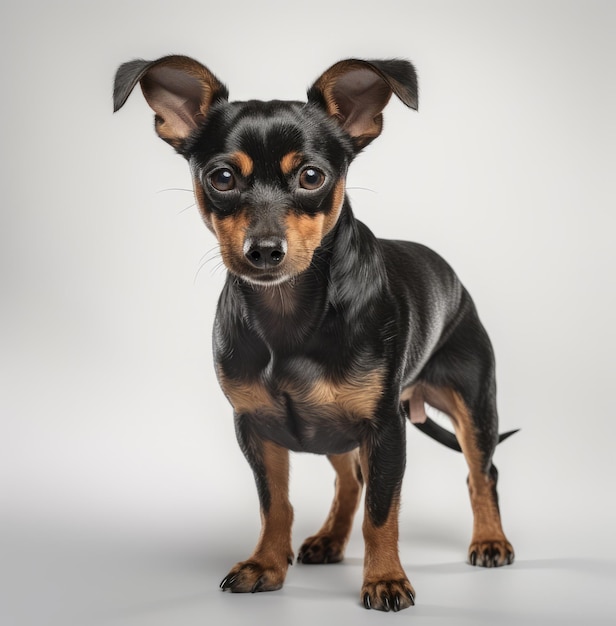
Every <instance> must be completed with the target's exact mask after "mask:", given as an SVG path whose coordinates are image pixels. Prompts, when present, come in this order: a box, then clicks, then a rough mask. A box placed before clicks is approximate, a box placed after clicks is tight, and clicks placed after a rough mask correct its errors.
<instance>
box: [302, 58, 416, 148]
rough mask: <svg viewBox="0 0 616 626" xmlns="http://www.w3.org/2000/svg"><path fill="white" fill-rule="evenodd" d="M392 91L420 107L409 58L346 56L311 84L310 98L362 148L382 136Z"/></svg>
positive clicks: (414, 75) (405, 102)
mask: <svg viewBox="0 0 616 626" xmlns="http://www.w3.org/2000/svg"><path fill="white" fill-rule="evenodd" d="M392 93H394V94H396V96H398V98H400V100H402V102H403V103H404V104H406V106H408V107H410V108H411V109H415V110H417V74H416V72H415V68H414V67H413V66H412V65H411V64H410V63H409V62H408V61H404V60H400V59H391V60H386V61H362V60H359V59H347V60H346V61H340V62H338V63H336V64H335V65H332V67H330V68H329V69H328V70H327V71H326V72H325V73H324V74H323V75H322V76H321V77H320V78H319V79H318V80H317V81H316V82H315V83H314V85H312V87H310V89H309V90H308V101H309V102H313V103H316V104H318V105H320V106H321V107H324V108H325V110H326V111H327V113H328V114H329V115H331V116H332V117H334V118H335V119H336V120H337V121H338V122H339V124H340V125H341V126H342V128H343V129H344V130H345V131H346V132H347V133H348V134H349V135H351V137H352V138H353V143H354V144H355V147H356V149H357V150H358V151H359V150H361V149H362V148H363V147H365V146H367V145H368V144H369V143H370V142H371V141H372V140H373V139H374V138H375V137H378V136H379V135H380V133H381V129H382V127H383V115H382V111H383V109H384V108H385V105H386V104H387V103H388V102H389V99H390V98H391V94H392Z"/></svg>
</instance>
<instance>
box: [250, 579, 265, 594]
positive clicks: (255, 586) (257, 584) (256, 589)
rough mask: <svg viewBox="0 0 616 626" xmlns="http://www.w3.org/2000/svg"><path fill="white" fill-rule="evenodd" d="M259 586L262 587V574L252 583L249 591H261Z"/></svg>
mask: <svg viewBox="0 0 616 626" xmlns="http://www.w3.org/2000/svg"><path fill="white" fill-rule="evenodd" d="M261 587H263V576H260V577H259V580H257V582H256V583H255V584H254V585H253V587H252V589H251V590H250V593H257V591H261Z"/></svg>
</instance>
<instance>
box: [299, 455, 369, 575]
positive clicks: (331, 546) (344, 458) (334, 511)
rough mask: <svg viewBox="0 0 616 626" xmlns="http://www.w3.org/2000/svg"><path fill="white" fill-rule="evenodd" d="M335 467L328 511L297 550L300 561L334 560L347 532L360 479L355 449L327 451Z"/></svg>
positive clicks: (339, 557) (339, 556)
mask: <svg viewBox="0 0 616 626" xmlns="http://www.w3.org/2000/svg"><path fill="white" fill-rule="evenodd" d="M328 458H329V460H330V462H331V464H332V465H333V467H334V469H335V470H336V492H335V494H334V500H333V502H332V506H331V509H330V511H329V515H328V516H327V519H326V520H325V523H324V524H323V526H322V527H321V528H320V530H319V531H318V532H317V533H316V534H315V535H313V536H312V537H308V539H306V541H304V543H303V544H302V547H301V548H300V550H299V554H298V556H297V560H298V561H300V562H301V563H338V562H339V561H342V559H343V558H344V549H345V548H346V545H347V543H348V541H349V537H350V535H351V528H352V526H353V518H354V517H355V513H356V511H357V507H358V506H359V500H360V497H361V492H362V487H363V481H362V477H361V469H360V465H359V451H358V450H353V451H352V452H347V453H346V454H334V455H330V456H329V457H328Z"/></svg>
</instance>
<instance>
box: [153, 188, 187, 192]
mask: <svg viewBox="0 0 616 626" xmlns="http://www.w3.org/2000/svg"><path fill="white" fill-rule="evenodd" d="M167 191H186V192H189V193H194V190H193V189H184V188H183V187H167V188H166V189H159V190H158V191H157V192H156V193H165V192H167Z"/></svg>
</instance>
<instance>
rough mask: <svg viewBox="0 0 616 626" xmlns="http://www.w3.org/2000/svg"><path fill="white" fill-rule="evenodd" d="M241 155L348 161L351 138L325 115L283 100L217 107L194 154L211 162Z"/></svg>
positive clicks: (307, 105) (261, 157) (209, 117)
mask: <svg viewBox="0 0 616 626" xmlns="http://www.w3.org/2000/svg"><path fill="white" fill-rule="evenodd" d="M237 151H242V152H245V153H247V154H249V155H250V156H251V157H252V158H254V159H256V160H259V161H264V160H266V161H267V160H274V159H276V160H279V159H280V158H281V157H282V156H284V155H286V154H289V153H291V152H298V153H303V154H307V155H310V154H312V155H314V154H319V155H320V156H321V157H322V158H329V157H331V158H335V159H337V160H338V161H343V160H345V159H344V157H345V156H346V154H347V153H350V152H349V145H348V138H346V137H345V136H344V134H342V133H341V132H340V131H339V128H338V125H337V124H335V123H334V122H333V121H332V120H331V119H330V118H329V116H328V115H326V114H325V113H324V112H323V111H322V110H321V109H319V108H318V107H316V106H314V105H312V104H310V103H305V102H296V101H283V100H270V101H261V100H250V101H246V102H222V103H219V104H217V105H216V106H215V107H213V110H212V111H211V113H210V115H209V116H208V119H207V122H206V124H205V125H204V127H203V128H202V130H201V132H200V133H199V135H198V137H197V138H196V142H195V145H194V149H193V150H192V152H193V154H195V153H197V154H199V156H201V157H202V158H205V159H206V160H209V159H210V158H213V157H215V156H216V155H217V154H225V153H226V154H229V153H234V152H237Z"/></svg>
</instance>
